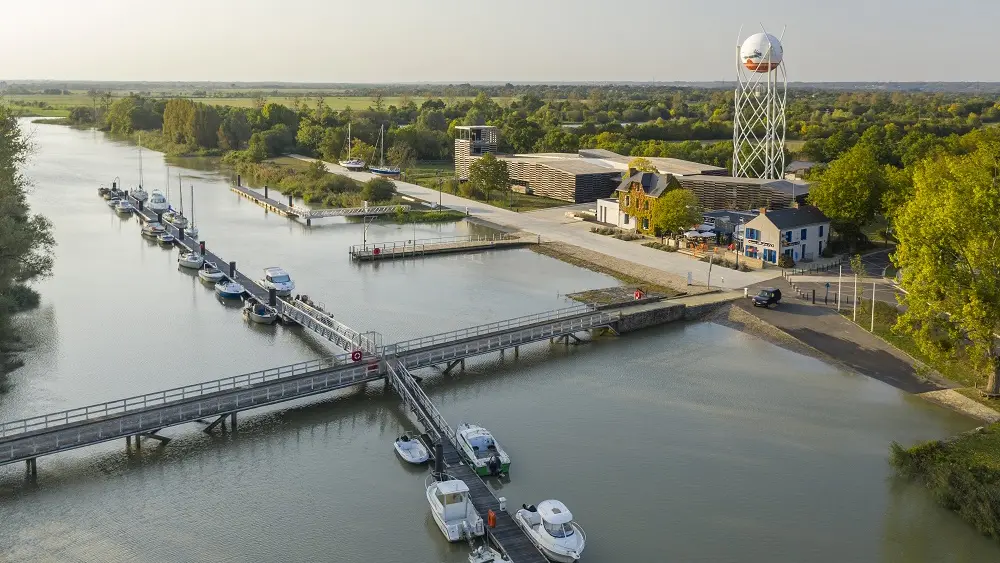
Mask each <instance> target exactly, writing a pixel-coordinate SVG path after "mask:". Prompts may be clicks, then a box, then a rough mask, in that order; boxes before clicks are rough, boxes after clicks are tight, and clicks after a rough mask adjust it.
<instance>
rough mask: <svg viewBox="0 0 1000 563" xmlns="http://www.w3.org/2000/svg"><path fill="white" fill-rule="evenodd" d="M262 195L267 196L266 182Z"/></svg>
mask: <svg viewBox="0 0 1000 563" xmlns="http://www.w3.org/2000/svg"><path fill="white" fill-rule="evenodd" d="M264 197H267V184H264Z"/></svg>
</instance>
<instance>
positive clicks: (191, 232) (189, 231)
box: [186, 184, 198, 239]
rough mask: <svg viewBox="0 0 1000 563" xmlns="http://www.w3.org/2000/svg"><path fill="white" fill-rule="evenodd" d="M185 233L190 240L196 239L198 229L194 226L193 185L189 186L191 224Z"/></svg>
mask: <svg viewBox="0 0 1000 563" xmlns="http://www.w3.org/2000/svg"><path fill="white" fill-rule="evenodd" d="M186 232H187V234H188V236H190V237H191V238H193V239H197V238H198V227H196V226H195V224H194V184H191V224H190V225H189V226H188V228H187V231H186Z"/></svg>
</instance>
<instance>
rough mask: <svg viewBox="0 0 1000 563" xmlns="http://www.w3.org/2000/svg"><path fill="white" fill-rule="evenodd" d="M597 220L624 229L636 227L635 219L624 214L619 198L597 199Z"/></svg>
mask: <svg viewBox="0 0 1000 563" xmlns="http://www.w3.org/2000/svg"><path fill="white" fill-rule="evenodd" d="M597 220H598V221H599V222H601V223H607V224H609V225H615V226H616V227H620V228H622V229H634V228H635V219H634V218H630V217H628V216H627V215H623V214H622V212H621V207H620V206H619V205H618V200H617V199H611V198H605V197H602V198H600V199H598V200H597Z"/></svg>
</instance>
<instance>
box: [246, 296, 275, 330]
mask: <svg viewBox="0 0 1000 563" xmlns="http://www.w3.org/2000/svg"><path fill="white" fill-rule="evenodd" d="M243 318H244V319H246V320H248V321H250V322H254V323H257V324H262V325H273V324H274V321H276V320H278V311H277V310H275V309H274V308H273V307H269V306H267V305H265V304H263V303H261V302H260V301H258V300H257V299H255V298H253V297H251V298H249V299H247V300H246V303H245V304H244V306H243Z"/></svg>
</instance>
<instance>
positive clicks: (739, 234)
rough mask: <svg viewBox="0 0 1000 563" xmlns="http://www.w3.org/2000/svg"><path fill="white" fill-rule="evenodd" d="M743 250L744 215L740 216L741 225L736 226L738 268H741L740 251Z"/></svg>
mask: <svg viewBox="0 0 1000 563" xmlns="http://www.w3.org/2000/svg"><path fill="white" fill-rule="evenodd" d="M742 252H743V217H740V225H739V227H737V228H736V268H735V269H736V270H739V269H740V253H742Z"/></svg>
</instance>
